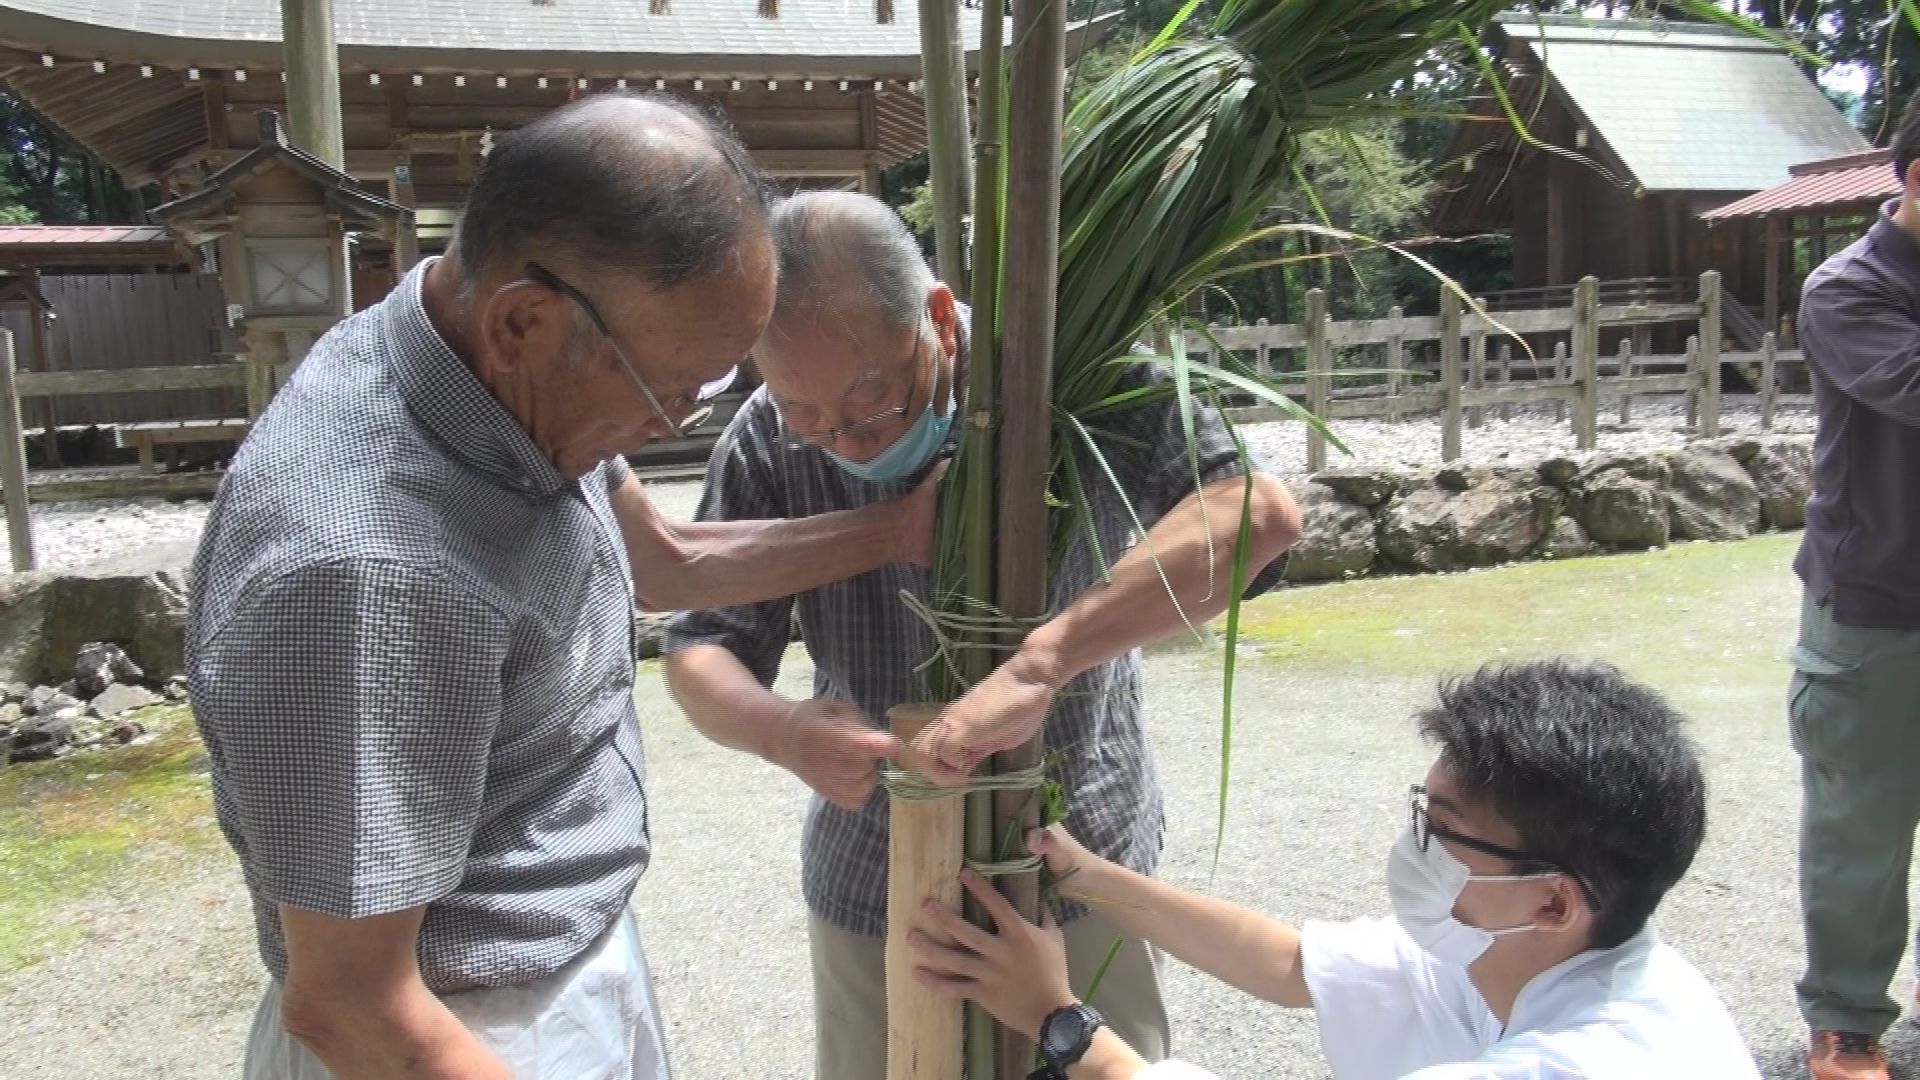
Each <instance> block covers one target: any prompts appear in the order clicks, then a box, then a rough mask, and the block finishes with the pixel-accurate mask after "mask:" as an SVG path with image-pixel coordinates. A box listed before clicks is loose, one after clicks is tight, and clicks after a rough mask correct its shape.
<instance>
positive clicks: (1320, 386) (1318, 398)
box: [1307, 289, 1333, 473]
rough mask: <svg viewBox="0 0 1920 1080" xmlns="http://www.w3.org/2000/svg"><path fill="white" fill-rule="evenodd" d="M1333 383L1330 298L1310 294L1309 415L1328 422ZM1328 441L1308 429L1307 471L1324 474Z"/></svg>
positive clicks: (1318, 292) (1322, 293)
mask: <svg viewBox="0 0 1920 1080" xmlns="http://www.w3.org/2000/svg"><path fill="white" fill-rule="evenodd" d="M1332 380H1333V356H1332V352H1331V350H1330V349H1328V347H1327V294H1326V291H1325V290H1324V289H1308V290H1307V411H1309V412H1311V413H1313V415H1315V416H1317V417H1319V418H1320V419H1321V420H1326V419H1328V416H1327V413H1328V411H1329V410H1328V408H1327V398H1328V397H1329V394H1328V389H1327V384H1328V383H1329V382H1331V381H1332ZM1326 468H1327V439H1326V436H1324V435H1322V434H1320V431H1319V429H1317V428H1313V427H1309V428H1307V471H1308V472H1310V473H1317V472H1325V471H1326Z"/></svg>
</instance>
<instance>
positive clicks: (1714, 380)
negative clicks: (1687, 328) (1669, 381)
mask: <svg viewBox="0 0 1920 1080" xmlns="http://www.w3.org/2000/svg"><path fill="white" fill-rule="evenodd" d="M1700 380H1701V384H1700V437H1701V438H1703V439H1712V438H1717V437H1718V436H1719V434H1720V271H1718V270H1709V271H1707V272H1706V273H1704V274H1701V275H1700Z"/></svg>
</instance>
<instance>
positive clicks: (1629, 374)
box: [1614, 338, 1633, 427]
mask: <svg viewBox="0 0 1920 1080" xmlns="http://www.w3.org/2000/svg"><path fill="white" fill-rule="evenodd" d="M1614 374H1616V375H1618V376H1620V377H1621V378H1622V379H1631V378H1633V342H1632V341H1631V340H1630V339H1628V338H1621V339H1620V360H1619V365H1618V368H1617V370H1615V372H1614ZM1632 422H1633V386H1632V384H1630V383H1628V384H1623V385H1622V386H1621V387H1620V426H1621V427H1626V426H1627V425H1628V424H1630V423H1632Z"/></svg>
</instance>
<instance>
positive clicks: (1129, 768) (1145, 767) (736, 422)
mask: <svg viewBox="0 0 1920 1080" xmlns="http://www.w3.org/2000/svg"><path fill="white" fill-rule="evenodd" d="M965 338H966V335H965V334H964V333H963V334H962V335H961V339H962V341H963V342H964V341H965ZM964 360H965V357H964V354H963V355H962V363H963V364H964ZM1163 378H1166V376H1165V374H1164V373H1163V372H1160V371H1159V370H1157V369H1156V368H1154V367H1153V366H1152V365H1150V364H1148V363H1144V362H1143V363H1141V364H1138V365H1135V366H1134V367H1132V368H1130V369H1129V370H1128V373H1127V379H1128V380H1130V382H1131V383H1132V384H1133V385H1144V384H1145V383H1146V382H1148V381H1150V380H1159V379H1163ZM1097 427H1098V429H1099V430H1098V431H1097V432H1096V433H1095V439H1096V441H1097V442H1098V443H1099V444H1100V446H1101V450H1102V453H1103V455H1104V456H1105V457H1106V458H1107V460H1108V462H1109V463H1110V464H1111V466H1112V467H1113V470H1114V473H1115V475H1116V477H1117V479H1118V480H1119V483H1120V486H1121V487H1122V488H1123V489H1124V490H1126V491H1127V492H1128V493H1129V494H1131V495H1132V496H1133V506H1132V512H1131V513H1129V508H1128V506H1127V505H1126V504H1125V503H1123V502H1122V501H1121V498H1120V496H1119V495H1118V494H1117V493H1116V492H1115V490H1114V488H1113V485H1112V484H1111V483H1107V482H1105V481H1104V480H1103V479H1100V478H1102V477H1103V476H1104V474H1103V473H1101V472H1099V471H1097V466H1095V465H1094V464H1093V463H1092V462H1091V460H1090V459H1085V458H1083V462H1084V465H1083V467H1082V469H1081V473H1082V476H1083V477H1085V478H1087V479H1086V480H1085V484H1086V486H1087V488H1088V494H1089V497H1090V500H1091V503H1092V505H1093V515H1092V516H1093V521H1094V527H1095V529H1096V531H1097V532H1098V534H1099V537H1100V551H1101V553H1103V554H1104V556H1105V557H1106V558H1107V559H1109V560H1112V559H1117V558H1119V557H1120V555H1121V554H1122V553H1123V552H1125V551H1126V550H1127V549H1128V548H1129V547H1131V546H1132V545H1133V543H1134V541H1135V531H1134V527H1133V526H1134V520H1135V517H1136V515H1137V517H1138V519H1139V521H1140V523H1141V524H1142V525H1144V526H1145V527H1147V528H1151V527H1152V526H1153V524H1154V523H1155V522H1157V521H1158V520H1159V519H1160V518H1161V517H1162V516H1163V515H1165V514H1166V513H1167V512H1168V511H1169V510H1171V509H1173V507H1174V506H1175V505H1177V504H1178V503H1180V502H1181V501H1182V500H1184V499H1185V498H1186V497H1187V496H1188V495H1190V494H1192V493H1193V491H1194V466H1193V461H1192V459H1190V458H1189V456H1188V454H1187V442H1186V436H1185V434H1184V430H1183V427H1182V423H1181V419H1180V414H1179V411H1178V409H1177V408H1175V407H1173V406H1172V405H1160V406H1153V405H1149V406H1143V407H1141V408H1137V409H1132V410H1128V411H1125V412H1120V413H1116V414H1114V415H1113V416H1111V417H1106V418H1103V419H1102V421H1101V422H1100V423H1099V424H1098V425H1097ZM1194 432H1195V441H1196V444H1197V451H1198V460H1199V471H1200V479H1201V482H1203V483H1209V482H1212V481H1214V480H1217V479H1220V478H1223V477H1228V476H1238V475H1243V474H1244V472H1245V469H1244V467H1243V466H1242V464H1241V459H1240V455H1239V453H1238V452H1237V451H1236V450H1235V447H1234V443H1233V439H1232V437H1231V436H1230V435H1229V434H1228V432H1227V429H1226V426H1225V423H1224V421H1223V420H1222V419H1221V417H1220V415H1219V414H1218V413H1217V412H1215V411H1214V410H1212V409H1205V408H1203V409H1200V410H1198V411H1197V415H1196V417H1195V422H1194ZM781 434H782V430H781V426H780V419H779V415H778V413H777V412H776V410H775V409H774V406H773V402H772V400H771V399H770V398H769V397H768V396H767V391H766V388H764V387H762V388H761V389H759V390H757V391H755V392H754V394H753V396H752V397H750V398H748V400H747V402H746V404H745V405H744V406H742V408H741V410H740V412H739V413H738V414H737V415H736V416H735V417H734V419H733V422H732V423H731V424H730V425H728V428H727V430H726V432H725V433H723V434H722V435H721V438H720V442H719V445H718V446H716V447H715V448H714V451H713V456H712V458H711V459H710V461H709V462H708V465H707V484H706V490H705V492H704V493H703V494H702V498H701V502H700V509H699V513H698V516H699V517H700V519H701V520H709V521H716V520H717V521H725V520H734V519H748V518H779V517H805V516H809V515H812V514H819V513H823V512H827V511H832V510H846V509H852V508H856V507H859V506H863V505H866V504H867V503H871V502H874V501H877V500H881V499H888V498H894V497H897V496H899V495H902V494H905V493H906V492H907V491H908V490H910V489H911V486H912V482H903V483H894V484H873V483H867V482H865V481H862V480H857V479H855V478H854V477H852V476H850V475H848V474H847V473H846V472H844V471H843V470H841V469H840V468H838V467H837V466H835V465H834V464H833V462H832V461H831V460H830V459H829V458H828V457H827V456H826V455H825V454H823V453H821V452H820V451H818V450H815V449H812V448H810V447H807V448H801V449H787V448H786V447H784V446H783V445H782V444H781V443H780V442H779V440H778V436H779V435H781ZM1283 565H1284V563H1283V561H1276V562H1275V563H1274V564H1273V565H1271V566H1269V567H1267V568H1266V570H1265V571H1263V572H1262V573H1261V574H1260V575H1258V576H1257V577H1256V578H1255V579H1254V581H1253V582H1251V583H1250V588H1249V590H1248V592H1249V594H1250V595H1252V594H1257V593H1260V592H1263V591H1265V590H1266V589H1269V588H1271V587H1272V586H1273V585H1274V584H1276V583H1277V582H1278V580H1279V577H1280V573H1281V570H1282V568H1283ZM1101 576H1102V567H1101V565H1100V561H1099V559H1098V558H1097V557H1096V556H1095V554H1094V552H1093V551H1092V550H1091V548H1090V547H1089V545H1088V544H1087V543H1086V542H1085V540H1084V539H1078V540H1076V541H1075V542H1074V544H1073V545H1072V546H1071V547H1070V548H1069V550H1068V552H1067V555H1066V558H1065V561H1064V563H1063V564H1062V566H1061V568H1060V570H1059V572H1058V573H1056V574H1055V575H1053V580H1052V582H1051V589H1052V594H1053V604H1054V609H1055V610H1059V609H1060V608H1062V607H1064V606H1065V605H1067V604H1068V603H1071V602H1072V601H1073V599H1074V598H1076V597H1078V596H1079V595H1080V594H1081V593H1083V592H1085V591H1086V590H1088V589H1089V588H1092V587H1093V586H1094V584H1095V583H1096V582H1098V581H1100V580H1101ZM930 584H931V582H930V574H929V573H928V571H927V570H926V569H925V568H924V567H918V566H911V565H907V564H900V563H896V564H893V565H890V566H884V567H881V568H880V569H878V570H874V571H870V572H868V573H865V574H862V575H860V576H859V577H855V578H851V579H849V580H846V581H842V582H839V583H837V584H833V585H828V586H826V587H824V588H820V589H815V590H813V591H812V592H808V593H804V594H802V595H800V596H798V597H794V598H790V599H787V600H777V601H772V602H769V603H763V604H753V605H748V606H742V607H731V608H718V609H713V610H708V611H698V612H687V613H684V614H681V615H678V616H676V617H675V619H674V621H673V622H672V624H671V625H670V627H669V630H668V634H667V639H666V648H667V651H669V652H677V651H679V650H682V649H688V648H692V647H694V646H696V645H718V646H721V647H723V648H726V649H728V650H730V651H732V652H733V653H734V655H736V656H737V657H739V658H740V660H741V662H742V663H744V664H745V665H746V666H747V667H748V668H749V669H750V670H751V671H752V672H753V673H754V675H755V676H756V677H757V678H758V679H759V680H760V681H761V682H762V683H763V684H765V685H767V686H771V685H773V681H774V678H775V676H777V675H778V673H779V670H780V660H781V655H782V654H783V653H784V652H785V650H786V646H787V639H788V636H789V634H788V627H789V620H790V619H791V618H792V614H793V612H794V611H795V610H796V608H797V610H798V612H799V618H800V628H801V635H802V637H803V638H804V639H805V641H806V646H807V652H808V653H809V654H810V655H811V656H812V658H813V663H814V686H813V690H814V693H815V694H816V695H817V696H822V697H834V698H839V699H842V700H845V701H849V702H852V703H853V704H855V705H857V706H859V708H860V709H861V711H862V712H864V713H865V714H866V715H867V717H868V718H869V719H870V720H871V721H873V722H875V724H876V725H878V724H881V723H884V722H885V717H886V714H887V710H888V709H889V708H891V707H893V706H894V705H898V704H901V703H905V702H916V701H926V700H928V689H927V687H926V685H925V680H924V679H923V678H922V677H920V676H916V675H915V674H914V669H915V668H916V667H917V666H919V665H920V663H921V662H922V661H924V660H926V659H927V658H928V657H929V656H931V655H932V654H933V640H932V637H931V635H930V634H929V632H928V630H927V628H926V626H925V625H924V624H922V623H921V622H919V621H918V620H917V619H916V618H915V617H914V616H913V615H912V614H911V613H910V612H909V611H908V609H907V608H906V606H905V605H904V604H902V603H901V601H900V593H901V592H902V591H903V590H908V591H911V592H913V593H914V594H916V595H918V596H920V597H922V598H925V597H926V596H927V595H928V592H929V589H930ZM1143 681H1144V680H1143V670H1142V666H1141V657H1140V653H1139V652H1138V650H1136V651H1134V652H1132V653H1129V654H1128V655H1126V656H1123V657H1121V658H1119V659H1117V660H1114V661H1112V662H1110V663H1106V664H1102V665H1100V666H1099V667H1096V668H1094V669H1093V670H1091V671H1089V672H1087V673H1085V674H1083V675H1082V676H1080V677H1079V678H1077V679H1075V680H1074V681H1073V682H1071V683H1069V684H1068V685H1067V687H1066V688H1065V689H1064V691H1063V692H1062V693H1061V695H1060V696H1059V699H1058V704H1057V706H1056V708H1055V709H1054V711H1053V715H1052V717H1051V718H1050V719H1049V720H1048V722H1047V730H1046V745H1047V748H1048V749H1049V750H1059V751H1063V761H1064V766H1063V769H1064V777H1063V779H1064V781H1065V784H1066V788H1067V801H1068V812H1067V827H1068V828H1069V829H1070V830H1072V832H1073V834H1074V836H1076V837H1077V838H1079V839H1080V840H1081V841H1082V842H1084V843H1085V844H1086V845H1087V846H1088V848H1089V849H1090V850H1092V851H1094V852H1097V853H1098V854H1100V855H1103V856H1105V857H1107V858H1110V859H1113V860H1114V861H1116V862H1119V863H1121V864H1123V865H1125V866H1129V867H1131V868H1133V869H1135V870H1138V871H1141V872H1143V873H1150V872H1152V870H1153V869H1154V867H1155V866H1156V865H1157V864H1158V862H1159V857H1160V844H1161V834H1162V809H1161V796H1160V782H1159V776H1158V773H1157V771H1156V769H1155V766H1154V761H1153V754H1152V750H1151V748H1150V747H1149V745H1148V743H1147V736H1146V730H1145V728H1144V727H1143V726H1142V722H1141V720H1142V718H1141V712H1142V690H1143ZM801 861H802V869H801V877H802V887H803V889H804V891H805V893H806V898H807V902H808V905H809V907H811V909H812V910H813V911H814V912H815V913H816V914H818V915H819V916H821V917H822V918H825V919H827V920H828V921H829V922H832V923H833V924H835V925H836V926H839V927H841V928H842V929H845V930H847V931H849V932H851V933H856V934H864V935H868V936H877V935H879V934H882V933H884V932H885V927H886V876H887V800H886V797H885V796H884V794H882V793H880V792H875V794H874V796H873V797H872V798H870V799H869V800H868V801H867V805H866V806H865V807H864V808H863V809H861V810H859V811H847V810H842V809H840V808H839V807H837V806H834V805H833V804H832V803H829V802H827V801H826V800H824V799H821V798H819V797H818V796H815V797H814V798H813V799H812V802H811V804H810V805H809V807H808V812H807V822H806V827H805V830H804V832H803V834H802V860H801ZM1077 913H1078V909H1077V908H1073V907H1067V908H1064V909H1063V910H1062V911H1061V916H1062V917H1063V918H1072V917H1074V916H1075V915H1076V914H1077Z"/></svg>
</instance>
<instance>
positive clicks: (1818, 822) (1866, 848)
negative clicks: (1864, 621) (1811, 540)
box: [1788, 599, 1920, 1035]
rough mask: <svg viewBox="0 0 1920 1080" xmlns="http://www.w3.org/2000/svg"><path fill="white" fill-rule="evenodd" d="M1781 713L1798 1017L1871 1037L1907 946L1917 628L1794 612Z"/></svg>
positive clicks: (1919, 733)
mask: <svg viewBox="0 0 1920 1080" xmlns="http://www.w3.org/2000/svg"><path fill="white" fill-rule="evenodd" d="M1793 666H1794V673H1793V678H1792V681H1791V683H1790V686H1789V689H1788V717H1789V723H1790V725H1791V729H1792V733H1793V746H1794V749H1795V750H1797V751H1798V752H1799V754H1800V777H1801V779H1800V784H1801V812H1800V910H1801V916H1802V918H1803V919H1804V920H1805V926H1806V941H1807V967H1806V973H1805V974H1804V975H1803V976H1802V977H1801V979H1800V983H1799V987H1798V991H1799V999H1800V1013H1801V1015H1802V1016H1804V1017H1805V1018H1806V1021H1807V1025H1808V1026H1809V1027H1811V1028H1814V1029H1825V1030H1832V1031H1857V1032H1865V1033H1867V1034H1870V1035H1878V1034H1880V1033H1881V1032H1883V1031H1885V1030H1886V1029H1887V1027H1888V1026H1889V1025H1891V1024H1892V1023H1893V1022H1894V1021H1895V1020H1896V1019H1898V1018H1899V1016H1900V1006H1899V1004H1898V1003H1897V1002H1895V1001H1894V999H1893V998H1891V997H1889V996H1888V993H1887V990H1888V986H1889V984H1890V983H1891V982H1892V981H1893V975H1894V971H1895V970H1896V969H1897V968H1898V967H1899V965H1900V958H1901V954H1902V953H1903V952H1904V950H1905V949H1906V943H1907V872H1908V868H1909V866H1910V865H1911V864H1912V861H1913V838H1914V829H1915V827H1916V826H1920V632H1915V631H1905V630H1868V629H1862V628H1859V627H1852V626H1841V625H1839V624H1837V623H1835V622H1834V621H1833V617H1832V613H1831V612H1830V611H1829V610H1828V609H1827V608H1826V607H1824V606H1822V605H1819V604H1816V603H1814V602H1813V601H1812V600H1810V599H1808V600H1803V601H1802V603H1801V608H1800V641H1799V645H1798V646H1797V647H1796V648H1795V649H1794V651H1793Z"/></svg>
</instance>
